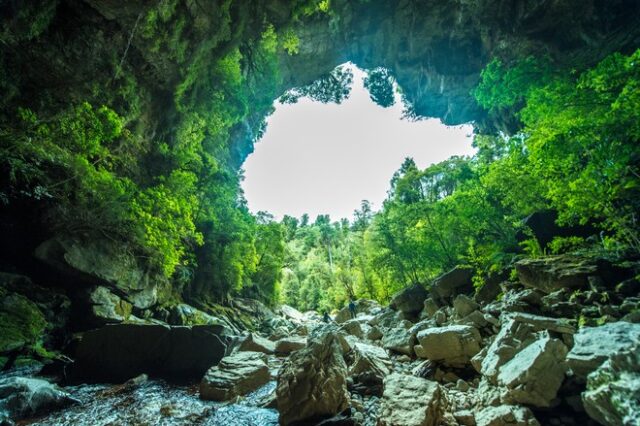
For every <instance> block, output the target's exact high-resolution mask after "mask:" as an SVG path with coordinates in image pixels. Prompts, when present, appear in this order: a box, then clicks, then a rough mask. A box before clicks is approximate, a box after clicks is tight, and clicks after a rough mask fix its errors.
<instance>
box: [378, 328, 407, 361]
mask: <svg viewBox="0 0 640 426" xmlns="http://www.w3.org/2000/svg"><path fill="white" fill-rule="evenodd" d="M414 345H415V338H414V337H413V336H412V334H411V333H410V332H409V331H408V330H407V329H406V328H389V329H387V330H385V332H384V336H383V337H382V346H383V347H384V348H385V349H389V350H390V351H394V352H398V353H400V354H404V355H409V356H413V354H414V350H413V347H414Z"/></svg>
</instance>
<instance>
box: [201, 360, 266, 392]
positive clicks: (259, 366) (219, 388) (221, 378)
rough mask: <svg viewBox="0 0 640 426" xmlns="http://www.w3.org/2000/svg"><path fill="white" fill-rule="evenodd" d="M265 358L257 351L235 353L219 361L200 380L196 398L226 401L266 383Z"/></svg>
mask: <svg viewBox="0 0 640 426" xmlns="http://www.w3.org/2000/svg"><path fill="white" fill-rule="evenodd" d="M266 360H267V356H266V355H265V354H263V353H261V352H244V351H243V352H236V353H235V354H233V355H229V356H226V357H224V358H222V360H221V361H220V363H219V364H218V365H216V366H214V367H211V368H210V369H209V370H208V371H207V373H206V374H205V375H204V377H203V378H202V381H200V398H202V399H208V400H213V401H227V400H229V399H232V398H235V397H236V396H241V395H245V394H247V393H249V392H251V391H253V390H255V389H257V388H259V387H260V386H262V385H264V384H266V383H267V382H268V381H269V379H270V375H269V367H268V366H267V362H266Z"/></svg>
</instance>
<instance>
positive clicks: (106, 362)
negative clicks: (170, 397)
mask: <svg viewBox="0 0 640 426" xmlns="http://www.w3.org/2000/svg"><path fill="white" fill-rule="evenodd" d="M232 341H233V339H232V338H231V337H230V336H229V335H228V334H227V331H226V329H225V328H224V327H221V326H212V325H201V326H193V327H170V326H163V325H138V324H116V325H107V326H105V327H103V328H100V329H97V330H91V331H88V332H86V333H84V334H83V336H82V339H81V340H80V342H79V344H78V346H77V348H76V350H75V354H74V355H75V356H74V358H75V360H76V361H75V363H74V364H72V368H71V370H70V377H71V378H72V379H75V380H80V379H84V380H95V381H104V382H111V383H120V382H123V381H125V380H127V379H128V378H130V377H134V376H137V375H139V374H142V373H147V374H149V375H152V376H158V377H166V378H179V379H182V380H184V379H187V378H190V377H202V375H204V373H205V371H207V369H208V368H209V367H211V366H212V365H216V364H217V363H218V362H219V361H220V360H221V359H222V358H223V357H224V356H225V355H227V353H228V350H229V347H230V345H231V343H232Z"/></svg>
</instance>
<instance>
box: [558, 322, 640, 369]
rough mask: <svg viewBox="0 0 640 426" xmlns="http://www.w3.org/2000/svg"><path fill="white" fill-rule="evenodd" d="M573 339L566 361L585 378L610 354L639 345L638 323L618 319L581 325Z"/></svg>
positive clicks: (639, 328)
mask: <svg viewBox="0 0 640 426" xmlns="http://www.w3.org/2000/svg"><path fill="white" fill-rule="evenodd" d="M574 339H575V344H574V346H573V348H572V349H571V351H570V352H569V354H568V355H567V362H568V364H569V368H571V370H572V371H573V373H574V374H575V375H576V376H578V377H579V378H582V379H586V377H587V375H589V373H591V372H592V371H594V370H596V369H597V368H598V367H599V366H600V365H601V364H602V363H603V362H604V361H606V360H607V359H608V358H609V357H610V356H612V355H614V354H616V353H620V352H622V351H625V350H628V349H630V348H633V347H637V346H638V345H640V324H633V323H628V322H624V321H620V322H614V323H610V324H605V325H603V326H600V327H582V328H581V329H580V331H579V332H578V333H577V334H576V335H575V336H574Z"/></svg>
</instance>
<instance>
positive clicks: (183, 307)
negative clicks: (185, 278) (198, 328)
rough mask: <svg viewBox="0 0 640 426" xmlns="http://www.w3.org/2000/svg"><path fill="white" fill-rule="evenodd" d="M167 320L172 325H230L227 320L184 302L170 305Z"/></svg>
mask: <svg viewBox="0 0 640 426" xmlns="http://www.w3.org/2000/svg"><path fill="white" fill-rule="evenodd" d="M169 321H170V323H171V324H172V325H221V326H226V327H230V325H229V324H228V323H227V321H225V320H223V319H221V318H218V317H214V316H213V315H209V314H208V313H206V312H203V311H201V310H199V309H196V308H194V307H193V306H191V305H187V304H186V303H178V304H177V305H174V306H172V307H171V311H170V315H169Z"/></svg>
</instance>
